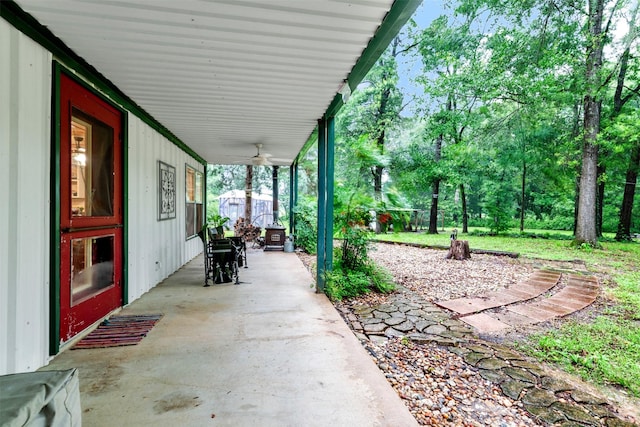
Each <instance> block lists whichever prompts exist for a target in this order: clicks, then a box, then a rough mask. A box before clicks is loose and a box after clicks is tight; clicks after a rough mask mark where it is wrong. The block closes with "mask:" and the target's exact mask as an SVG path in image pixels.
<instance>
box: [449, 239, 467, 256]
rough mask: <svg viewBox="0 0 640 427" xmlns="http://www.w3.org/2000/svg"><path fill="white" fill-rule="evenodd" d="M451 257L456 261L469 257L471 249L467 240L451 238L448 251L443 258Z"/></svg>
mask: <svg viewBox="0 0 640 427" xmlns="http://www.w3.org/2000/svg"><path fill="white" fill-rule="evenodd" d="M452 258H453V259H455V260H458V261H462V260H465V259H471V250H470V249H469V242H468V241H467V240H451V246H449V252H448V253H447V256H446V257H445V259H452Z"/></svg>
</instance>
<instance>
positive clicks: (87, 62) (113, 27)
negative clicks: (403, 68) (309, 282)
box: [0, 0, 420, 374]
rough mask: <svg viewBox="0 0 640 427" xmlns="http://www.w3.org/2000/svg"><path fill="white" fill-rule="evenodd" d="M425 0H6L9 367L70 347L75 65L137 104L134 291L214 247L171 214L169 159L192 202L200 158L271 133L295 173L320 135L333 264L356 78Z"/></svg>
mask: <svg viewBox="0 0 640 427" xmlns="http://www.w3.org/2000/svg"><path fill="white" fill-rule="evenodd" d="M419 3H420V0H395V1H394V0H344V1H343V0H316V1H311V0H303V1H295V0H210V1H203V0H184V1H179V2H176V1H168V0H155V1H150V0H128V1H124V0H109V1H103V0H95V1H92V0H85V1H82V0H17V1H9V0H3V1H1V2H0V16H1V17H2V19H0V154H2V155H1V156H0V193H2V194H3V195H5V194H6V195H8V198H7V199H6V200H5V203H4V204H3V206H2V207H0V231H1V233H0V234H2V236H3V238H2V239H0V297H1V298H0V300H1V302H0V304H1V307H0V310H1V311H0V313H1V318H0V324H1V325H2V326H1V330H0V348H2V350H1V354H0V374H3V373H12V372H23V371H30V370H35V369H37V368H38V367H40V366H42V365H44V364H46V362H47V360H48V358H49V356H50V355H55V354H56V353H57V352H59V349H60V345H61V339H60V335H59V331H57V330H56V329H57V328H58V326H59V325H58V324H57V322H59V319H58V318H57V316H58V315H59V313H58V312H57V310H59V309H58V308H57V306H56V304H58V303H59V298H60V295H59V293H60V279H59V277H60V274H61V272H60V261H61V260H60V254H59V252H58V251H59V249H60V232H61V230H60V229H61V227H60V224H59V223H58V219H59V216H60V210H61V200H60V169H59V166H56V161H57V160H58V159H59V156H60V147H59V140H58V139H59V136H57V135H58V133H57V132H58V131H59V127H60V123H59V119H60V117H59V114H60V112H59V111H57V108H58V107H57V105H59V104H57V102H58V101H59V96H60V87H59V86H60V75H61V74H65V75H68V76H70V77H71V78H72V79H73V80H75V81H78V82H80V83H81V84H82V85H83V86H86V87H87V88H88V89H90V90H91V91H92V92H95V93H96V94H97V95H99V96H100V97H103V98H104V99H105V100H107V101H108V102H109V103H111V104H112V105H114V106H115V108H117V109H119V110H120V111H121V112H122V114H123V117H124V121H125V122H124V126H123V133H122V135H121V139H122V141H123V170H124V183H123V189H124V190H123V192H124V196H123V200H124V206H123V210H124V217H125V219H124V226H123V227H124V239H123V240H124V241H123V244H122V245H123V254H124V255H123V263H122V264H123V266H122V269H123V280H124V291H123V301H122V303H123V304H125V305H126V304H127V303H129V302H131V301H133V300H134V299H137V298H138V297H139V296H141V295H142V294H143V293H145V292H147V291H148V290H149V289H150V288H152V287H153V286H155V285H156V284H157V283H159V282H160V281H162V280H163V279H164V278H166V277H168V276H169V275H170V274H172V273H173V272H174V271H176V270H177V269H179V268H180V267H181V266H182V265H184V264H185V263H186V262H188V261H189V260H190V259H192V258H193V257H194V256H195V255H197V254H198V252H199V251H200V250H201V244H200V242H198V241H197V240H198V239H189V238H188V239H186V241H185V238H184V227H185V223H186V222H187V221H186V220H185V218H184V217H185V213H184V209H183V208H182V207H179V209H177V213H176V216H175V219H174V220H173V221H156V219H157V218H155V215H156V213H157V205H158V203H157V197H160V196H157V194H156V190H155V186H156V185H157V184H156V178H157V173H158V172H157V170H156V168H157V162H158V161H163V162H168V163H172V164H174V165H175V164H177V165H178V166H179V168H178V171H177V174H176V177H177V188H178V191H177V192H176V193H175V194H176V200H178V201H181V200H183V196H184V195H185V192H184V191H182V190H181V188H182V189H184V180H186V178H184V176H185V173H184V168H183V166H184V165H185V164H186V165H189V167H191V168H193V169H194V170H196V171H197V172H198V173H202V172H203V171H204V166H205V165H206V164H207V163H212V164H251V157H252V156H253V155H254V154H255V150H256V147H255V145H256V144H263V150H264V151H265V152H268V153H270V154H271V155H272V156H273V157H274V158H277V159H292V160H291V161H283V160H280V161H274V164H276V165H280V166H289V167H291V171H292V173H291V176H292V177H295V172H296V166H297V159H298V158H299V156H300V154H301V153H303V152H304V149H305V144H307V143H308V141H311V140H313V141H315V140H317V141H318V147H319V149H318V151H319V171H318V172H319V184H320V185H319V189H320V190H319V191H320V194H319V206H318V208H319V218H320V220H319V221H320V224H319V230H320V232H319V234H320V235H319V258H318V261H319V269H318V270H319V274H321V273H322V271H323V269H324V268H330V258H331V253H330V251H331V244H330V241H331V235H330V233H329V234H327V232H326V230H327V229H328V230H330V229H331V217H332V208H331V205H330V203H328V202H329V201H331V200H332V192H333V190H332V181H333V160H332V158H333V156H332V154H333V117H334V115H335V114H336V112H337V111H338V110H339V108H340V106H341V105H342V102H343V100H342V96H341V94H340V92H341V91H342V92H344V86H345V84H346V85H347V86H348V87H349V89H354V88H355V87H356V86H357V85H358V83H359V82H360V81H361V80H362V79H363V77H364V76H365V74H366V73H367V71H368V70H369V69H370V67H371V66H372V65H373V64H374V63H375V61H376V60H377V59H378V57H379V55H380V54H381V53H382V52H383V51H384V49H385V48H386V47H387V45H388V44H389V42H390V41H391V39H392V38H393V37H395V36H396V35H397V33H398V32H399V31H400V29H401V28H402V26H403V25H404V23H405V22H406V21H407V20H408V19H409V18H410V17H411V15H412V14H413V12H414V11H415V9H416V8H417V7H418V5H419ZM292 184H293V185H294V184H295V179H293V180H292ZM151 187H154V188H151ZM294 193H295V190H294V191H292V194H294ZM156 196H157V197H156ZM292 199H294V197H292ZM47 213H50V214H49V215H48V214H47ZM4 236H7V238H4ZM134 282H135V285H134ZM62 344H63V343H62Z"/></svg>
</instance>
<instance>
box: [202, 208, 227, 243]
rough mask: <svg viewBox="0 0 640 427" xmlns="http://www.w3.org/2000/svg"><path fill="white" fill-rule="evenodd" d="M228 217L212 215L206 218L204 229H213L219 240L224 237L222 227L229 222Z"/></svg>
mask: <svg viewBox="0 0 640 427" xmlns="http://www.w3.org/2000/svg"><path fill="white" fill-rule="evenodd" d="M229 219H230V218H229V217H228V216H222V215H220V214H212V215H209V217H208V218H207V224H206V227H209V228H215V229H216V232H217V234H218V237H219V238H223V237H224V225H225V224H226V223H227V221H229Z"/></svg>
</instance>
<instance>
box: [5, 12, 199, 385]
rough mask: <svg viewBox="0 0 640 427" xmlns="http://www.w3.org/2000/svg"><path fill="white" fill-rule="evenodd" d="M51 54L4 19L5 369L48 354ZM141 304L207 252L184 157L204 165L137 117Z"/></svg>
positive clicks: (133, 194) (133, 198) (132, 144)
mask: <svg viewBox="0 0 640 427" xmlns="http://www.w3.org/2000/svg"><path fill="white" fill-rule="evenodd" d="M51 64H52V57H51V54H50V53H49V52H48V51H46V50H45V49H43V48H42V47H41V46H40V45H38V44H37V43H35V42H33V41H32V40H31V39H30V38H28V37H26V36H25V35H24V34H22V33H21V32H20V31H18V30H16V29H15V28H14V27H13V26H11V25H9V24H8V23H7V22H6V21H5V20H3V19H0V196H1V197H2V199H1V201H0V375H2V374H9V373H16V372H29V371H34V370H36V369H38V368H40V367H42V366H44V365H46V364H47V362H48V360H49V325H50V321H49V318H50V314H49V294H50V293H49V287H50V282H49V261H50V250H49V244H50V239H49V233H50V228H51V225H52V224H51V221H50V210H49V209H50V203H51V200H50V185H51V181H50V176H51V174H50V171H51V167H50V156H51V135H50V132H51V131H50V121H51V84H52V75H51ZM128 120H129V140H128V148H127V149H128V152H129V169H128V178H129V184H128V188H129V198H128V203H129V216H128V218H127V226H128V242H129V252H128V260H127V261H128V268H129V275H128V279H129V280H128V284H129V298H128V302H132V301H134V300H135V299H137V298H139V297H140V296H141V295H143V294H144V293H145V292H147V291H148V290H149V289H151V288H152V287H154V286H155V285H157V284H158V283H160V282H161V281H162V280H163V279H164V278H166V277H168V276H169V275H170V274H172V273H173V272H175V271H176V270H178V269H179V268H180V267H181V266H182V265H184V264H185V263H186V262H188V261H189V260H191V259H192V258H194V257H195V256H196V255H198V254H199V253H200V252H201V251H202V243H201V242H200V239H198V238H197V237H196V238H194V239H190V240H186V239H185V206H184V200H185V164H189V165H191V166H192V167H194V168H196V169H197V170H200V171H202V170H203V167H202V165H200V164H199V163H197V162H196V161H195V160H194V159H193V158H191V157H190V156H189V155H187V154H186V153H185V152H183V151H182V150H180V149H179V148H178V147H177V146H175V145H174V144H173V143H171V142H170V141H169V140H167V139H166V138H165V137H163V136H161V135H160V134H159V133H158V132H156V131H155V130H153V129H152V128H151V127H150V126H148V125H147V124H146V123H144V122H142V121H141V120H140V119H139V118H137V117H135V116H133V115H131V114H129V119H128ZM158 160H162V161H163V162H165V163H168V164H170V165H172V166H174V167H175V168H176V190H177V193H176V201H177V203H176V218H175V219H171V220H166V221H158V208H157V206H158V176H157V175H158V170H157V167H158V166H157V164H158V163H157V162H158Z"/></svg>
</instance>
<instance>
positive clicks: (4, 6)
mask: <svg viewBox="0 0 640 427" xmlns="http://www.w3.org/2000/svg"><path fill="white" fill-rule="evenodd" d="M0 17H2V18H4V19H5V20H6V21H7V22H9V23H10V24H11V25H13V26H14V27H15V28H17V29H18V30H20V31H21V32H22V33H23V34H25V35H27V36H28V37H30V38H31V39H33V40H34V41H35V42H36V43H38V44H39V45H41V46H42V47H44V48H45V49H47V50H49V51H50V52H51V53H52V54H53V56H54V57H55V58H58V59H59V60H60V62H62V63H64V64H65V66H66V67H68V68H69V69H72V70H74V71H76V72H77V73H79V74H80V75H82V76H83V77H85V78H87V79H89V80H90V81H91V83H92V84H94V85H95V86H96V87H97V88H98V89H99V90H100V91H102V92H103V93H104V94H106V95H107V96H109V97H110V98H111V99H112V100H114V101H116V102H117V103H119V104H120V105H122V106H123V107H124V108H125V109H126V110H128V111H129V112H131V113H133V114H135V115H136V116H137V117H138V118H140V119H141V120H142V121H143V122H145V123H146V124H148V125H149V126H151V127H152V128H153V129H154V130H156V131H157V132H159V133H160V134H161V135H163V136H164V137H166V138H167V139H168V140H169V141H171V142H172V143H173V144H174V145H176V146H177V147H178V148H180V149H181V150H182V151H184V152H185V153H187V154H189V155H190V156H192V157H193V158H194V159H196V160H197V161H198V162H199V163H201V164H202V165H206V164H207V161H206V160H204V158H202V157H201V156H200V155H199V154H198V153H196V152H195V151H193V150H192V149H191V148H190V147H189V146H188V145H186V144H185V143H184V142H182V141H181V140H180V138H178V137H177V136H176V135H174V134H173V133H172V132H171V131H170V130H169V129H167V128H166V127H165V126H164V125H162V124H161V123H160V122H159V121H158V120H156V119H155V118H154V117H153V116H152V115H151V114H149V113H147V112H146V111H145V110H144V109H143V108H142V107H140V106H139V105H138V104H136V103H135V102H134V101H133V100H132V99H131V98H129V97H128V96H127V95H126V94H125V93H124V92H122V91H121V90H120V89H118V87H117V86H116V85H115V84H114V83H113V82H111V81H110V80H109V79H107V78H106V77H105V76H104V75H102V74H101V73H100V72H99V71H98V70H97V69H96V68H95V67H93V66H92V65H91V64H89V63H88V62H87V61H85V60H84V59H83V58H82V57H81V56H79V55H78V54H76V53H75V52H74V51H73V50H71V49H70V48H69V47H68V46H67V45H66V44H65V43H64V42H63V41H62V40H60V39H59V38H58V37H56V36H55V35H54V34H53V33H52V32H51V31H50V30H49V29H48V28H46V27H45V26H43V25H42V24H40V22H38V20H37V19H35V18H34V17H33V16H31V15H30V14H28V13H27V12H25V11H24V10H22V8H21V7H20V6H19V5H18V4H17V3H16V2H15V1H13V0H2V1H1V2H0Z"/></svg>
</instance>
